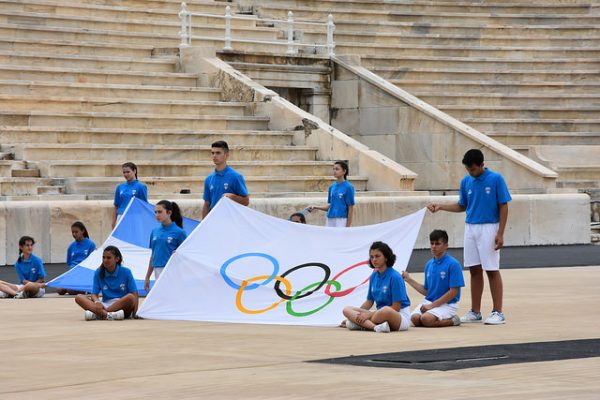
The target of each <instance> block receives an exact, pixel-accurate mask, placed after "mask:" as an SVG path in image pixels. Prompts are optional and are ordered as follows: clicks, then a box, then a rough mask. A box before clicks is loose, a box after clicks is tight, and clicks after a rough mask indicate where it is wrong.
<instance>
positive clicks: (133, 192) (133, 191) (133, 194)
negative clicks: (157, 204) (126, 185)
mask: <svg viewBox="0 0 600 400" xmlns="http://www.w3.org/2000/svg"><path fill="white" fill-rule="evenodd" d="M136 192H137V190H135V189H134V190H132V191H131V196H132V197H133V196H135V193H136Z"/></svg>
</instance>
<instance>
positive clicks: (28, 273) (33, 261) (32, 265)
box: [15, 254, 46, 284]
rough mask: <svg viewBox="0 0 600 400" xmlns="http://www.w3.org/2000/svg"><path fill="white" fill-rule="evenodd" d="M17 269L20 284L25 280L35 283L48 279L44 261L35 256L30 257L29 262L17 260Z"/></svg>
mask: <svg viewBox="0 0 600 400" xmlns="http://www.w3.org/2000/svg"><path fill="white" fill-rule="evenodd" d="M15 269H16V270H17V276H18V277H19V284H22V283H23V281H24V280H28V281H30V282H35V281H37V280H38V279H44V278H45V277H46V271H45V270H44V263H43V262H42V259H41V258H39V257H38V256H35V255H33V254H32V255H30V256H29V259H28V260H23V259H21V261H19V260H17V262H16V263H15Z"/></svg>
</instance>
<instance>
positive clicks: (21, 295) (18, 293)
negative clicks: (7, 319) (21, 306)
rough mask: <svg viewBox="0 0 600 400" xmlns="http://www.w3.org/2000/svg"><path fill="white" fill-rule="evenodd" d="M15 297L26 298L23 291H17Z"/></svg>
mask: <svg viewBox="0 0 600 400" xmlns="http://www.w3.org/2000/svg"><path fill="white" fill-rule="evenodd" d="M14 298H15V299H24V298H25V293H23V292H17V294H15V297H14Z"/></svg>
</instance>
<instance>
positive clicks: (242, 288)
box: [235, 275, 292, 314]
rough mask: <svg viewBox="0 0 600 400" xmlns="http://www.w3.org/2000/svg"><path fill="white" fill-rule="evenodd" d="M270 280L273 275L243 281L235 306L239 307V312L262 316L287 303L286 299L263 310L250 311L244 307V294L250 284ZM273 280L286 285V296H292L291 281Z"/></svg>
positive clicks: (276, 278) (283, 279) (277, 277)
mask: <svg viewBox="0 0 600 400" xmlns="http://www.w3.org/2000/svg"><path fill="white" fill-rule="evenodd" d="M269 278H271V275H261V276H255V277H254V278H250V279H246V280H244V281H242V284H241V285H240V288H239V289H238V291H237V294H236V296H235V305H236V306H237V308H238V310H240V311H241V312H243V313H245V314H262V313H264V312H266V311H269V310H272V309H274V308H275V307H277V306H278V305H279V304H281V303H283V302H284V301H285V299H281V300H279V301H278V302H276V303H273V304H272V305H270V306H269V307H267V308H263V309H262V310H248V309H247V308H245V307H244V306H243V305H242V293H243V292H244V289H245V288H246V286H248V284H249V283H250V282H255V281H260V280H261V279H269ZM273 279H274V280H276V281H279V282H281V283H283V284H284V285H285V294H287V295H288V296H289V295H291V294H292V284H291V283H290V281H288V280H287V279H285V278H282V277H280V276H276V277H274V278H273Z"/></svg>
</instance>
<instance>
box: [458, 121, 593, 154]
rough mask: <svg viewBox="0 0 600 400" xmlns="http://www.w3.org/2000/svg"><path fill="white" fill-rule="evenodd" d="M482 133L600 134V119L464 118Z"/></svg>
mask: <svg viewBox="0 0 600 400" xmlns="http://www.w3.org/2000/svg"><path fill="white" fill-rule="evenodd" d="M461 121H462V122H464V123H466V124H468V125H471V126H473V127H474V128H476V129H478V130H480V131H482V132H488V133H489V132H498V133H502V132H514V131H521V132H539V131H544V132H573V133H577V134H579V133H582V132H600V119H597V118H596V119H539V118H528V119H521V118H507V119H500V118H463V119H462V120H461ZM511 147H512V146H511Z"/></svg>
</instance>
